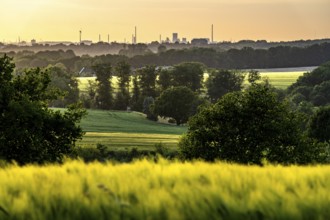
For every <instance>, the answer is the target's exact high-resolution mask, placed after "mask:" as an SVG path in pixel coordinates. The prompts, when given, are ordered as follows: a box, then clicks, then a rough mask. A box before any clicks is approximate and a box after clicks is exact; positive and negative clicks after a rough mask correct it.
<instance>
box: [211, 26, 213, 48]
mask: <svg viewBox="0 0 330 220" xmlns="http://www.w3.org/2000/svg"><path fill="white" fill-rule="evenodd" d="M211 43H213V24H212V26H211Z"/></svg>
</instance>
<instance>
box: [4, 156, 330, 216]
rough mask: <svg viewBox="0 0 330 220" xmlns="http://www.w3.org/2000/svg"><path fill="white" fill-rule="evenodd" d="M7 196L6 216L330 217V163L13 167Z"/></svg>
mask: <svg viewBox="0 0 330 220" xmlns="http://www.w3.org/2000/svg"><path fill="white" fill-rule="evenodd" d="M0 198H1V199H0V219H17V220H19V219H47V220H51V219H157V220H158V219H235V220H236V219H329V216H330V209H329V207H330V167H329V166H318V167H296V166H293V167H281V166H276V167H274V166H268V167H263V168H262V167H254V166H238V165H229V164H224V163H215V164H208V163H203V162H193V163H181V162H169V161H166V160H160V161H159V162H158V163H154V162H150V161H138V162H135V163H131V164H117V165H114V164H99V163H93V164H88V165H86V164H84V163H82V162H77V161H75V162H68V163H66V164H65V165H62V166H56V165H49V166H43V167H37V166H28V167H16V166H12V167H7V168H3V169H0Z"/></svg>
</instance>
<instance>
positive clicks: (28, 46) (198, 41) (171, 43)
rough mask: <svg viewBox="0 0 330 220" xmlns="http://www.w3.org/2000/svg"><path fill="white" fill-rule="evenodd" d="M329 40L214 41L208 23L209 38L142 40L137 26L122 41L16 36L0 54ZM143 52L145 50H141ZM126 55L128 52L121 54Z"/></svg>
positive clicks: (257, 45) (260, 46) (222, 48)
mask: <svg viewBox="0 0 330 220" xmlns="http://www.w3.org/2000/svg"><path fill="white" fill-rule="evenodd" d="M322 43H330V38H325V39H313V40H296V41H279V42H268V41H267V40H240V41H237V42H232V41H215V40H214V37H213V25H212V26H211V33H210V38H192V39H191V40H190V41H189V40H188V39H187V38H186V37H181V38H180V34H179V33H177V32H175V33H172V36H171V38H170V37H165V38H162V35H159V39H158V40H155V41H152V42H148V43H141V42H138V38H137V27H135V29H134V33H133V34H132V39H131V41H127V39H124V41H122V42H117V41H110V36H109V34H108V35H107V40H106V41H104V40H102V36H101V35H100V34H99V39H98V41H97V42H93V41H92V40H87V39H83V37H82V31H81V30H80V31H79V39H77V42H71V41H37V40H36V39H31V40H30V41H24V40H22V41H21V39H20V37H19V38H18V40H17V41H16V42H0V53H8V52H19V51H24V50H27V51H33V52H39V51H47V50H50V51H54V50H63V51H66V50H72V51H74V53H75V54H76V55H78V56H81V55H85V54H88V55H90V56H97V55H104V54H120V53H121V52H122V53H123V51H124V52H125V51H126V50H135V51H139V50H140V51H149V52H150V53H159V52H164V51H166V50H171V49H175V50H177V49H189V48H194V47H202V48H212V49H215V50H216V51H226V50H229V49H242V48H245V47H250V48H253V49H269V48H271V47H277V46H290V47H308V46H311V45H313V44H322ZM144 54H145V53H144ZM121 55H127V54H121Z"/></svg>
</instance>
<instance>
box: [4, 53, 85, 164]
mask: <svg viewBox="0 0 330 220" xmlns="http://www.w3.org/2000/svg"><path fill="white" fill-rule="evenodd" d="M13 70H14V65H13V64H12V63H11V60H10V58H8V57H7V56H4V57H3V58H0V84H1V87H0V158H2V159H5V160H7V161H12V160H15V161H16V162H17V163H19V164H26V163H45V162H61V161H62V159H63V156H65V155H70V154H72V153H73V152H74V146H75V142H76V140H77V139H80V138H81V137H82V135H83V132H82V129H81V128H80V127H79V126H78V125H77V123H78V122H79V121H80V119H81V117H82V116H83V115H84V113H85V111H84V110H82V109H81V108H79V106H77V105H76V106H70V107H69V108H68V109H67V111H65V112H64V113H61V112H60V111H53V110H50V109H48V107H47V106H48V105H47V104H48V102H49V101H50V100H52V99H56V98H57V94H56V93H53V91H49V90H48V89H47V88H48V86H49V84H50V82H51V80H50V76H49V74H48V72H46V71H41V70H40V69H39V68H37V69H31V70H26V71H25V72H24V73H23V74H22V75H20V76H17V77H13V74H12V73H13Z"/></svg>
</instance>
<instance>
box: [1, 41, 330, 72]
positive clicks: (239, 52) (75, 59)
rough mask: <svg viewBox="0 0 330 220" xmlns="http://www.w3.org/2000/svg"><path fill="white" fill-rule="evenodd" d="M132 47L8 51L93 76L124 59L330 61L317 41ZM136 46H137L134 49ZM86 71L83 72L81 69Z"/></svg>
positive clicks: (231, 63) (26, 60) (257, 64)
mask: <svg viewBox="0 0 330 220" xmlns="http://www.w3.org/2000/svg"><path fill="white" fill-rule="evenodd" d="M136 47H137V48H139V46H134V47H133V46H132V48H133V49H126V50H122V52H121V53H120V55H111V54H107V55H100V56H94V57H91V56H89V55H82V56H76V55H75V54H74V52H73V51H72V50H67V51H63V50H58V51H39V52H36V53H35V52H31V51H21V52H9V53H7V55H8V56H11V57H13V58H14V62H15V63H16V68H17V69H20V68H30V67H46V66H48V65H49V64H51V65H55V64H57V63H62V64H63V65H64V66H65V67H66V68H67V69H68V70H70V72H72V73H74V74H78V73H80V74H81V75H90V74H92V72H93V70H92V67H93V66H94V65H96V64H99V63H109V64H112V65H116V64H117V63H118V62H122V61H125V62H127V63H129V64H130V65H131V66H132V67H133V68H141V67H143V66H146V65H156V66H172V65H176V64H179V63H182V62H200V63H203V64H205V65H206V66H208V67H210V68H218V69H258V68H281V67H302V66H319V65H321V64H322V63H324V62H326V61H328V60H330V43H322V44H314V45H311V46H307V47H292V46H277V47H271V48H269V49H253V48H251V47H244V48H242V49H229V50H226V51H219V50H216V49H214V48H198V47H196V48H189V49H180V50H175V49H169V50H167V49H166V46H164V45H161V46H159V47H162V49H161V48H159V51H158V53H152V52H150V51H149V52H146V53H143V52H141V51H146V50H147V49H146V48H145V47H143V48H140V49H136ZM134 48H135V49H134ZM82 70H83V71H82Z"/></svg>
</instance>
